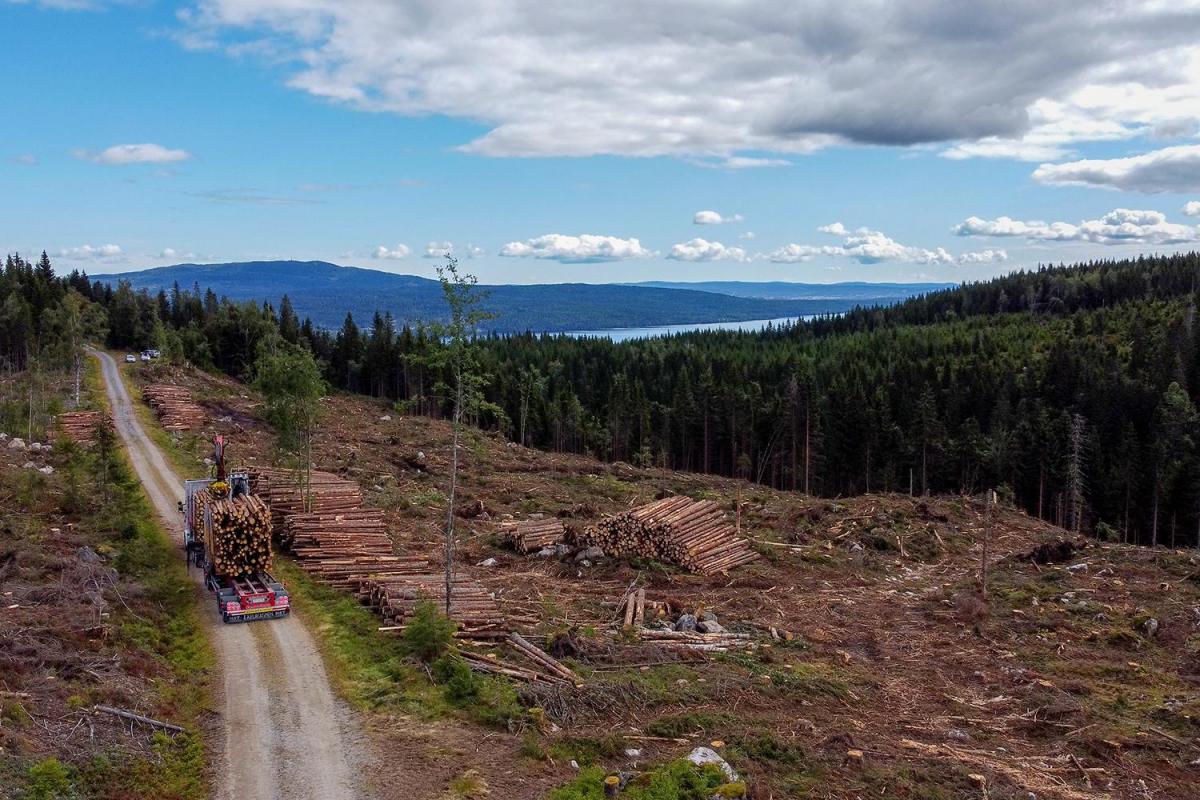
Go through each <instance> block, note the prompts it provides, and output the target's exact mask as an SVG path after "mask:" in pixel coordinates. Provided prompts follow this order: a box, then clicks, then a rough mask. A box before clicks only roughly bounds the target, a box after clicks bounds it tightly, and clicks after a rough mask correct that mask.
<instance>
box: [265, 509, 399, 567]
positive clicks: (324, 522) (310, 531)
mask: <svg viewBox="0 0 1200 800" xmlns="http://www.w3.org/2000/svg"><path fill="white" fill-rule="evenodd" d="M279 541H280V544H282V545H283V546H284V547H286V548H288V549H290V550H292V551H293V552H295V553H296V557H297V558H298V559H300V560H304V558H306V557H308V556H310V555H312V556H320V555H322V554H325V555H388V554H390V553H391V552H392V538H391V537H390V536H388V532H387V526H386V525H385V524H384V522H383V511H381V510H380V509H378V508H354V509H349V510H347V511H311V512H305V513H300V514H289V515H288V516H287V518H286V519H284V521H283V530H282V531H281V532H280V534H279Z"/></svg>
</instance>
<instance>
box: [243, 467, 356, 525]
mask: <svg viewBox="0 0 1200 800" xmlns="http://www.w3.org/2000/svg"><path fill="white" fill-rule="evenodd" d="M246 472H247V476H248V477H249V479H250V491H251V492H252V493H253V494H256V495H258V496H259V497H261V498H262V499H263V500H265V501H266V503H267V505H269V506H270V507H271V520H272V522H274V524H275V526H276V530H277V531H278V532H279V534H280V535H281V536H282V535H284V525H285V523H286V520H287V518H288V517H289V516H291V515H292V514H301V513H307V512H336V511H353V510H355V509H357V508H359V507H360V506H361V505H362V502H363V496H362V489H360V488H359V486H358V484H357V483H355V482H354V481H348V480H346V479H345V478H339V477H338V476H337V475H334V474H333V473H331V472H321V471H320V470H313V472H312V473H311V475H310V474H309V473H307V472H304V471H300V470H292V469H279V468H276V467H251V468H249V469H247V470H246Z"/></svg>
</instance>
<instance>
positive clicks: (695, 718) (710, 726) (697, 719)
mask: <svg viewBox="0 0 1200 800" xmlns="http://www.w3.org/2000/svg"><path fill="white" fill-rule="evenodd" d="M736 721H737V717H735V716H733V715H732V714H726V713H724V712H717V713H712V712H708V711H693V712H691V713H688V714H671V715H669V716H665V717H659V718H658V719H656V720H654V722H651V723H650V724H649V725H647V726H646V733H648V734H650V735H651V736H665V737H666V738H668V739H680V738H683V737H685V736H694V735H696V734H701V733H703V734H710V733H713V732H714V731H718V730H722V729H724V728H727V727H729V726H730V725H732V724H734V723H735V722H736Z"/></svg>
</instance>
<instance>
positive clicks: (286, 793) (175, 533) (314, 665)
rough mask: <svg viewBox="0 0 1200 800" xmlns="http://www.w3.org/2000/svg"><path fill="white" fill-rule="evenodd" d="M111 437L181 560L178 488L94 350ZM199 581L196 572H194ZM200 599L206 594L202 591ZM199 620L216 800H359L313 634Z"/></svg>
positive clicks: (352, 741) (113, 369) (357, 761)
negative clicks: (213, 681)
mask: <svg viewBox="0 0 1200 800" xmlns="http://www.w3.org/2000/svg"><path fill="white" fill-rule="evenodd" d="M93 355H95V356H96V357H97V358H98V359H99V360H100V365H101V368H102V371H103V374H104V383H105V390H106V392H107V394H108V400H109V403H110V404H111V406H112V410H113V421H114V423H115V424H116V429H117V433H118V434H119V435H120V437H121V440H122V442H124V444H125V446H126V448H127V449H128V451H129V458H130V460H131V461H132V463H133V467H134V469H135V470H136V472H137V475H138V478H139V479H140V480H141V481H142V483H143V484H144V486H145V488H146V493H147V494H148V495H149V497H150V499H151V501H152V502H153V504H154V508H155V510H156V511H157V512H158V514H159V515H160V516H161V517H162V521H163V523H164V525H165V526H166V528H167V530H169V531H170V533H171V536H172V538H173V539H174V540H175V541H176V542H178V543H179V545H180V548H181V549H180V554H179V557H180V558H183V552H182V546H183V530H182V524H181V520H180V515H179V512H178V506H177V504H178V502H179V501H180V500H182V499H183V482H182V480H181V479H180V477H179V476H178V475H176V474H175V471H174V470H173V469H172V468H171V466H170V465H169V464H168V463H167V461H166V460H165V459H164V458H163V454H162V453H161V452H160V451H159V449H158V447H157V446H156V445H155V444H154V443H153V442H152V441H151V440H150V438H149V437H148V436H147V435H146V432H145V430H143V429H142V426H141V424H140V423H139V422H138V419H137V416H136V415H135V414H134V409H133V405H132V403H131V401H130V399H129V394H128V392H127V391H126V390H125V384H124V383H123V382H122V380H121V376H120V373H119V371H118V366H117V363H116V361H115V360H113V358H112V357H111V356H110V355H108V354H107V353H103V352H99V351H95V352H94V353H93ZM191 574H192V577H193V578H194V579H195V580H196V582H197V583H201V582H202V578H201V574H200V571H199V570H198V569H192V570H191ZM205 596H206V598H207V597H209V595H207V593H206V595H205ZM204 616H205V619H206V621H207V622H208V624H209V626H210V634H211V641H212V642H213V643H214V646H215V648H216V650H217V654H218V657H219V661H220V673H221V677H220V680H218V682H217V685H216V687H215V688H216V694H217V698H216V700H217V702H218V708H220V709H222V714H221V717H222V720H223V729H224V736H223V742H222V744H223V746H222V747H221V748H220V751H219V752H217V753H213V757H214V759H215V761H216V764H215V769H214V774H215V775H216V780H215V784H216V785H215V787H214V788H215V790H216V797H217V798H218V800H303V799H304V798H312V800H343V799H345V800H352V799H353V798H359V797H361V796H363V795H362V793H361V791H360V787H358V786H357V782H358V781H357V776H359V775H362V774H363V772H362V770H361V767H362V766H363V763H362V762H363V757H362V752H363V751H364V750H365V749H366V748H365V746H364V745H363V737H362V733H361V731H360V730H358V728H357V726H356V725H355V724H354V722H353V720H352V718H351V717H352V714H351V712H350V711H349V710H348V709H347V708H346V707H345V705H344V704H343V703H341V702H340V701H339V700H338V699H337V698H335V697H334V696H333V692H332V691H331V690H330V688H329V680H328V676H327V675H326V674H325V666H324V664H323V663H322V661H321V656H320V654H319V653H318V651H317V647H316V643H315V642H314V641H313V638H312V636H310V635H309V633H308V631H307V630H305V629H304V626H303V625H301V623H300V621H299V620H297V619H295V618H294V617H287V618H284V619H278V620H270V621H262V622H253V623H246V624H241V625H225V624H223V623H222V622H221V621H220V619H219V618H218V616H217V612H216V607H215V601H214V603H213V604H206V605H205V607H204Z"/></svg>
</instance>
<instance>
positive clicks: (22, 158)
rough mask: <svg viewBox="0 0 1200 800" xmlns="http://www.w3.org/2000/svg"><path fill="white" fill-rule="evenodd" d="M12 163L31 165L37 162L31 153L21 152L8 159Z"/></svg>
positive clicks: (24, 165)
mask: <svg viewBox="0 0 1200 800" xmlns="http://www.w3.org/2000/svg"><path fill="white" fill-rule="evenodd" d="M9 161H11V162H12V163H14V164H20V165H21V166H23V167H33V166H36V165H37V163H38V160H37V156H35V155H33V154H32V153H21V154H20V155H16V156H13V157H12V158H10V159H9Z"/></svg>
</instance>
